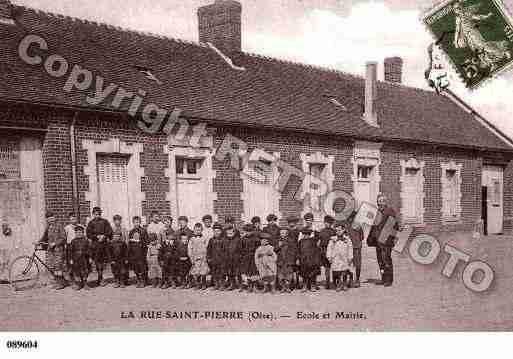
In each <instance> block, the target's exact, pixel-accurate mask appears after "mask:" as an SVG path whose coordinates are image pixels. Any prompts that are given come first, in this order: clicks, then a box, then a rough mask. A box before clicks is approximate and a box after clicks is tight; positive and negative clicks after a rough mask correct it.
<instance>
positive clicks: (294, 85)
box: [0, 6, 512, 150]
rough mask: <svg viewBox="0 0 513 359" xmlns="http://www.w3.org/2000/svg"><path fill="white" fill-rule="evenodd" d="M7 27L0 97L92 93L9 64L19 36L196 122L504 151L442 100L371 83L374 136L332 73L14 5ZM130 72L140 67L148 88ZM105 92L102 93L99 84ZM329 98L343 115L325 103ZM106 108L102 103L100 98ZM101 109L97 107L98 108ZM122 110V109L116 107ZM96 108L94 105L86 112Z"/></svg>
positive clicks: (354, 97)
mask: <svg viewBox="0 0 513 359" xmlns="http://www.w3.org/2000/svg"><path fill="white" fill-rule="evenodd" d="M14 13H15V14H16V19H17V20H16V25H15V26H7V25H1V24H0V49H1V51H0V99H1V98H5V99H14V100H23V101H30V102H39V103H50V104H58V105H66V106H83V107H92V106H91V105H90V104H89V103H87V102H86V101H85V97H86V96H87V95H90V94H91V93H92V92H93V91H94V86H91V90H89V91H79V90H76V89H74V90H72V91H71V92H69V93H68V92H65V91H64V90H63V86H64V83H65V81H66V78H67V77H66V76H64V77H62V78H55V77H51V76H49V75H48V74H47V73H46V72H45V70H44V69H43V67H42V65H38V66H31V65H28V64H26V63H24V62H23V61H22V60H21V59H20V57H19V56H18V51H17V48H18V44H19V42H20V40H21V39H22V38H23V37H24V36H25V35H26V34H29V33H30V34H35V35H38V36H41V37H43V38H44V39H45V40H46V41H47V43H48V47H49V50H48V53H51V54H59V55H61V56H63V57H64V58H65V59H67V61H68V62H69V63H70V64H79V65H80V66H81V67H83V68H87V69H89V70H91V71H93V73H94V74H95V75H101V76H102V77H103V78H104V79H105V83H106V84H107V83H114V84H117V85H119V86H121V87H123V88H124V89H126V90H128V91H131V92H134V93H136V92H137V90H144V91H146V93H147V95H146V96H145V98H144V104H147V103H150V102H153V103H155V104H157V105H159V106H161V107H162V108H165V109H168V110H172V109H173V108H176V107H179V108H181V109H183V110H184V112H185V114H187V115H189V116H192V117H196V118H201V119H204V120H211V121H219V122H220V123H233V124H240V125H247V126H256V127H262V128H263V127H270V128H280V129H290V130H299V131H306V132H312V133H316V132H318V133H326V134H332V135H341V136H349V137H354V138H368V139H377V140H400V141H411V142H416V143H418V142H423V143H437V144H444V145H454V146H458V147H474V148H479V149H504V150H511V149H512V147H511V146H510V145H509V144H507V143H505V142H504V141H503V140H502V139H500V138H499V137H498V136H496V135H495V134H494V133H493V132H491V131H490V130H489V129H487V128H486V127H485V126H483V125H482V124H481V123H480V122H478V121H477V120H475V119H474V118H473V116H472V115H471V114H469V113H467V112H466V111H464V110H462V109H461V108H460V107H459V106H457V105H456V104H455V103H453V102H452V101H451V100H449V99H448V98H447V97H445V96H440V95H437V94H435V93H434V92H431V91H425V90H420V89H415V88H410V87H406V86H403V85H398V84H392V83H386V82H379V83H378V99H377V108H378V121H379V124H380V127H379V128H375V127H372V126H370V125H368V124H367V123H366V122H364V121H363V120H362V113H363V106H364V82H365V81H364V79H363V78H362V77H359V76H354V75H350V74H347V73H343V72H340V71H335V70H329V69H324V68H318V67H313V66H307V65H303V64H298V63H292V62H288V61H282V60H277V59H272V58H267V57H263V56H258V55H254V54H248V53H238V54H236V55H233V56H232V60H233V63H234V64H235V65H237V66H239V67H244V68H245V71H240V70H235V69H233V68H232V67H230V66H229V65H228V64H227V63H226V62H225V61H224V60H223V59H222V58H221V57H220V56H219V55H218V54H216V53H215V52H214V51H213V50H212V49H211V48H209V47H208V46H206V45H204V44H197V43H191V42H185V41H180V40H176V39H171V38H167V37H164V36H159V35H152V34H144V33H139V32H135V31H129V30H126V29H121V28H117V27H113V26H109V25H105V24H98V23H94V22H89V21H85V20H78V19H74V18H70V17H64V16H60V15H53V14H48V13H45V12H41V11H37V10H33V9H30V8H25V7H21V6H17V7H15V8H14ZM137 67H143V68H147V69H150V71H151V73H152V74H153V75H155V77H156V78H157V79H158V80H159V81H158V82H156V81H153V80H150V79H148V78H146V77H145V76H144V75H143V74H142V73H141V72H140V71H138V70H137ZM104 86H106V85H104ZM330 97H334V98H336V100H337V101H338V102H340V103H341V104H342V105H343V106H344V108H342V107H340V106H337V105H336V104H334V103H332V102H330V101H329V98H330ZM110 100H112V97H111V98H110ZM109 103H110V101H106V102H105V104H104V105H103V106H105V107H108V105H109ZM129 105H130V102H129V101H127V102H126V106H125V108H127V107H128V106H129ZM96 107H98V106H96Z"/></svg>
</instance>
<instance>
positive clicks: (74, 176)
mask: <svg viewBox="0 0 513 359" xmlns="http://www.w3.org/2000/svg"><path fill="white" fill-rule="evenodd" d="M77 117H78V112H75V114H74V115H73V120H72V121H71V126H70V127H69V140H70V147H71V182H72V188H73V212H74V213H75V215H76V216H77V220H78V222H79V223H80V203H79V198H78V179H77V154H76V150H75V146H76V144H75V124H76V122H77Z"/></svg>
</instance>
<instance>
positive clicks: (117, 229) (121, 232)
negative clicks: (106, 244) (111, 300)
mask: <svg viewBox="0 0 513 359" xmlns="http://www.w3.org/2000/svg"><path fill="white" fill-rule="evenodd" d="M122 222H123V217H121V216H120V215H119V214H116V215H114V217H112V238H113V239H114V237H115V236H119V238H120V239H121V240H122V241H123V242H125V244H126V248H127V249H126V251H127V255H128V231H127V230H126V228H125V227H124V226H123V225H122ZM122 284H123V285H128V259H127V258H125V265H124V269H123V280H122Z"/></svg>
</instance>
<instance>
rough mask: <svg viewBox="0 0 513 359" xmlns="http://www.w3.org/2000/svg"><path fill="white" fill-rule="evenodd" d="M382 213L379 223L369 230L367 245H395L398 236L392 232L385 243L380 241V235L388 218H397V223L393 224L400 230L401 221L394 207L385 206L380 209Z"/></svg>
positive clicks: (395, 228) (394, 227)
mask: <svg viewBox="0 0 513 359" xmlns="http://www.w3.org/2000/svg"><path fill="white" fill-rule="evenodd" d="M380 213H381V221H380V222H379V223H376V224H373V225H372V227H371V230H370V232H369V236H368V237H367V245H368V246H369V247H376V246H382V247H393V246H394V245H395V239H396V236H395V235H393V234H390V235H389V236H388V237H387V238H386V240H385V243H380V242H379V237H380V234H381V231H382V230H383V228H384V227H385V224H386V223H387V220H388V218H389V217H392V218H393V220H395V224H394V226H393V229H394V230H396V231H397V230H399V222H398V219H397V215H396V213H395V211H394V209H393V208H392V207H388V206H387V207H385V208H384V209H383V211H380Z"/></svg>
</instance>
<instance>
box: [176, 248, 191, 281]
mask: <svg viewBox="0 0 513 359" xmlns="http://www.w3.org/2000/svg"><path fill="white" fill-rule="evenodd" d="M174 247H175V248H174V251H175V253H174V258H175V263H174V266H175V269H174V272H175V274H176V275H177V276H181V277H184V276H186V275H187V274H189V270H190V269H191V265H192V264H191V260H190V258H189V254H188V248H189V243H185V244H184V243H182V241H181V240H176V241H175V243H174Z"/></svg>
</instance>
